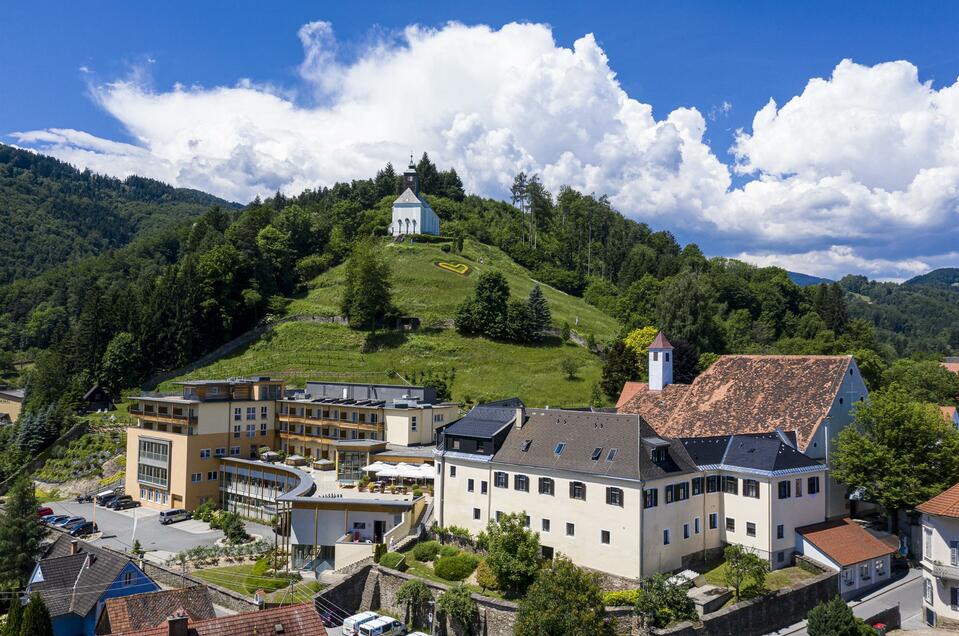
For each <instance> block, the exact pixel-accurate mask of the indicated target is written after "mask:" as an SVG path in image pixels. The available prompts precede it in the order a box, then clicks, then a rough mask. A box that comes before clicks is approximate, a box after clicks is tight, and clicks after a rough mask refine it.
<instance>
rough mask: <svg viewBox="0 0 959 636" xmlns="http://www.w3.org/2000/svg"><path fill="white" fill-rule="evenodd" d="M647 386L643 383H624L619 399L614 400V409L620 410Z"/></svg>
mask: <svg viewBox="0 0 959 636" xmlns="http://www.w3.org/2000/svg"><path fill="white" fill-rule="evenodd" d="M648 388H649V385H648V384H646V383H645V382H626V383H624V384H623V390H622V391H620V392H619V399H618V400H616V408H617V409H618V408H620V407H621V406H623V405H624V404H626V403H627V402H629V401H630V400H631V399H633V396H634V395H636V394H637V393H638V392H639V391H645V390H647V389H648Z"/></svg>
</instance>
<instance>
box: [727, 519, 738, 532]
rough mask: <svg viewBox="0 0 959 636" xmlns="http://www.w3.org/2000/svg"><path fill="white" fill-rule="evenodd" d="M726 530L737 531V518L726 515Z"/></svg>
mask: <svg viewBox="0 0 959 636" xmlns="http://www.w3.org/2000/svg"><path fill="white" fill-rule="evenodd" d="M726 532H736V520H735V519H733V518H732V517H726Z"/></svg>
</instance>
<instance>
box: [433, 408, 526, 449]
mask: <svg viewBox="0 0 959 636" xmlns="http://www.w3.org/2000/svg"><path fill="white" fill-rule="evenodd" d="M522 405H523V403H522V402H521V401H520V400H519V398H510V399H509V400H501V401H499V402H489V403H487V404H479V405H477V406H474V407H473V408H472V409H470V411H469V413H467V414H466V415H464V416H463V417H461V418H460V419H458V420H456V421H455V422H452V423H450V424H449V425H447V426H446V428H445V429H443V433H444V434H445V435H454V436H459V437H473V438H480V439H489V438H491V437H493V435H495V434H496V433H497V432H498V431H500V430H502V429H503V427H504V426H507V425H508V424H510V422H512V421H513V420H514V419H516V409H517V408H519V407H521V406H522Z"/></svg>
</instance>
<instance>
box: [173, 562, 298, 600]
mask: <svg viewBox="0 0 959 636" xmlns="http://www.w3.org/2000/svg"><path fill="white" fill-rule="evenodd" d="M252 570H253V564H252V563H249V564H243V565H227V566H223V567H216V568H204V569H202V570H196V571H194V572H192V575H193V576H195V577H196V578H198V579H202V580H204V581H206V582H207V583H213V584H214V585H219V586H221V587H225V588H227V589H230V590H233V591H234V592H237V593H239V594H244V595H246V596H252V595H253V594H255V593H256V591H257V590H258V589H261V588H262V589H264V590H266V591H267V592H274V591H276V590H279V589H280V588H289V585H290V583H289V581H288V580H287V579H283V578H274V577H271V576H253V575H252V573H251V572H252ZM302 585H303V584H302V583H301V584H300V586H302ZM287 591H288V590H287Z"/></svg>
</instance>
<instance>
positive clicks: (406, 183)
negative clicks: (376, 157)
mask: <svg viewBox="0 0 959 636" xmlns="http://www.w3.org/2000/svg"><path fill="white" fill-rule="evenodd" d="M390 234H391V235H392V236H401V235H403V234H432V235H433V236H439V234H440V218H439V217H438V216H436V212H433V208H431V207H430V204H429V203H427V202H426V201H424V200H423V199H421V198H420V182H419V178H418V177H417V175H416V167H415V166H414V165H413V157H412V156H411V157H410V165H409V167H408V168H407V169H406V172H404V173H403V194H401V195H400V196H399V197H398V198H397V199H396V201H393V222H392V223H390Z"/></svg>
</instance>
